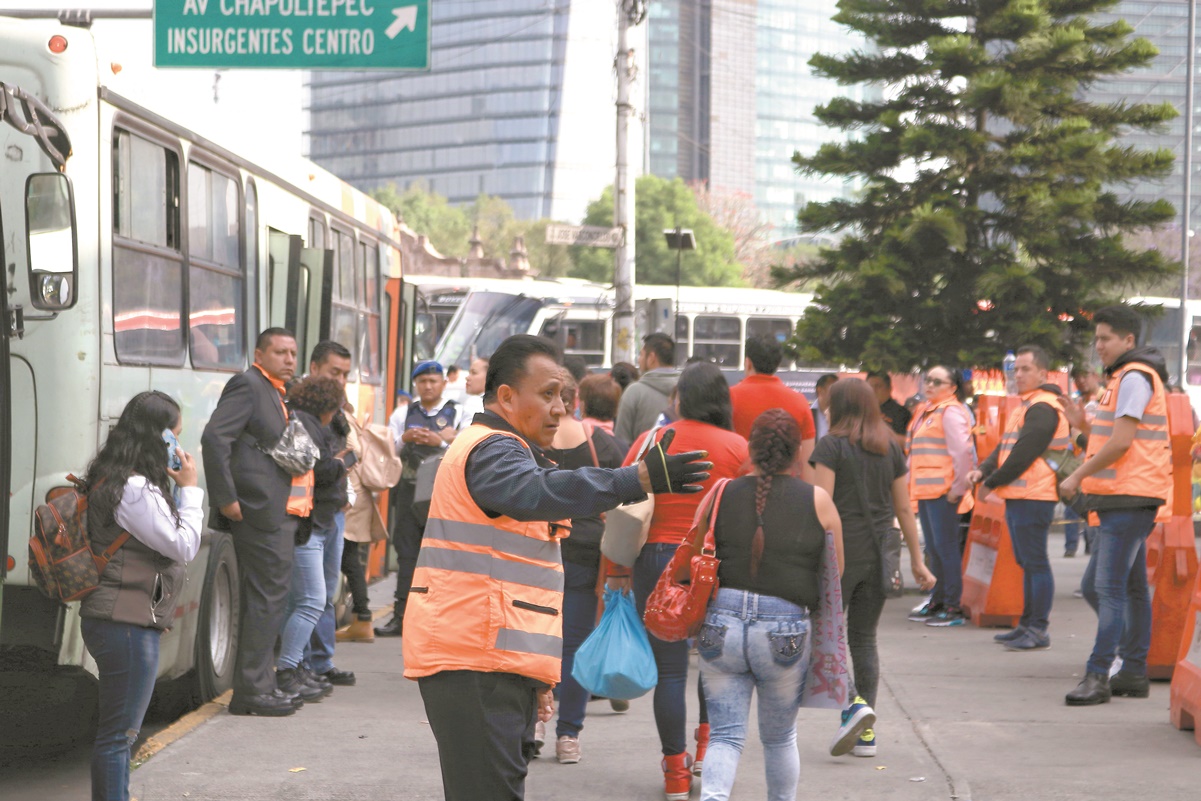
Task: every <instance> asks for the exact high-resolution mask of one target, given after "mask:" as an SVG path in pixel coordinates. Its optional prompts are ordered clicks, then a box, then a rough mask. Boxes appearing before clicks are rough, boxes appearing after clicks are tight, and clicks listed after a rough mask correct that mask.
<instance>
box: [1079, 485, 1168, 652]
mask: <svg viewBox="0 0 1201 801" xmlns="http://www.w3.org/2000/svg"><path fill="white" fill-rule="evenodd" d="M1097 516H1098V517H1099V518H1100V519H1101V525H1100V526H1099V527H1098V528H1097V532H1096V535H1095V536H1094V537H1093V553H1092V556H1091V557H1090V558H1089V560H1088V567H1087V568H1085V570H1084V580H1083V581H1082V582H1081V585H1080V586H1081V588H1082V589H1083V590H1084V598H1085V600H1086V601H1088V605H1089V606H1091V607H1092V608H1093V610H1094V611H1095V612H1096V613H1097V639H1096V640H1095V641H1094V643H1093V652H1092V655H1091V656H1089V658H1088V667H1087V670H1088V672H1089V673H1109V668H1110V667H1111V666H1112V665H1113V658H1114V655H1115V654H1117V655H1120V656H1121V657H1122V670H1125V671H1128V672H1130V673H1134V674H1135V675H1139V676H1141V675H1144V674H1145V673H1146V672H1147V651H1148V650H1150V648H1151V596H1150V593H1149V591H1148V589H1147V535H1148V534H1150V533H1151V529H1152V528H1153V527H1154V526H1155V510H1154V509H1114V510H1112V511H1105V512H1098V513H1097Z"/></svg>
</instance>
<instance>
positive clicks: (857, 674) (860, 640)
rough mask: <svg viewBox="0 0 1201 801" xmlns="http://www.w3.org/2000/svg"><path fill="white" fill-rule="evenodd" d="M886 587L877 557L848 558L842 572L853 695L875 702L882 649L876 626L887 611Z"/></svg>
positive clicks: (868, 702) (872, 705) (870, 702)
mask: <svg viewBox="0 0 1201 801" xmlns="http://www.w3.org/2000/svg"><path fill="white" fill-rule="evenodd" d="M884 600H885V599H884V587H883V586H882V582H881V578H880V562H879V560H878V559H869V560H866V561H859V560H855V561H848V562H847V565H846V569H845V570H844V571H843V574H842V607H843V610H844V611H845V612H846V619H847V649H848V650H850V652H851V667H852V669H853V671H854V676H853V678H854V683H855V686H854V687H853V688H852V692H851V696H852V697H854V696H856V695H861V696H863V700H865V701H867V705H868V706H871V707H874V706H875V705H876V691H877V690H878V689H879V687H880V652H879V651H878V650H877V648H876V629H877V628H879V626H880V613H881V612H883V611H884Z"/></svg>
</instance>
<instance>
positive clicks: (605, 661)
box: [571, 589, 659, 701]
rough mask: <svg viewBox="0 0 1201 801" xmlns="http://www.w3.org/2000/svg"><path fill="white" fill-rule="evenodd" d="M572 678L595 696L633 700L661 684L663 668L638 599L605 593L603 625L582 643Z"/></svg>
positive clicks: (612, 591) (608, 591) (577, 653)
mask: <svg viewBox="0 0 1201 801" xmlns="http://www.w3.org/2000/svg"><path fill="white" fill-rule="evenodd" d="M571 675H572V677H573V678H574V679H575V680H576V681H577V682H579V684H580V686H581V687H583V688H584V689H585V690H587V691H588V692H590V693H592V694H593V695H600V696H604V697H605V698H612V699H614V700H617V701H630V700H633V699H635V698H638V697H639V696H641V695H645V694H646V693H648V692H650V691H651V690H652V689H653V688H654V686H655V685H656V684H658V683H659V669H658V668H657V667H656V666H655V655H654V653H652V652H651V642H650V640H649V639H648V638H647V636H646V629H644V628H643V627H642V622H641V621H639V620H638V612H637V611H635V609H634V600H633V598H632V596H631V595H630V594H629V593H625V592H622V591H621V590H608V589H607V590H605V612H604V614H603V615H601V619H600V623H598V624H597V626H596V628H595V629H593V631H592V633H591V634H589V635H588V639H586V640H584V642H583V643H581V644H580V647H579V649H577V650H576V652H575V662H574V664H573V665H572V667H571Z"/></svg>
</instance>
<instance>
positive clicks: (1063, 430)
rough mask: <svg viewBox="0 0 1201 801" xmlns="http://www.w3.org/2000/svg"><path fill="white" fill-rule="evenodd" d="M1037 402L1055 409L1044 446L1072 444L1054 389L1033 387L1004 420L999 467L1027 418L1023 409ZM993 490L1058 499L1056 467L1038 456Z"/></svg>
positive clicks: (1014, 495)
mask: <svg viewBox="0 0 1201 801" xmlns="http://www.w3.org/2000/svg"><path fill="white" fill-rule="evenodd" d="M1036 403H1045V404H1047V405H1049V406H1050V407H1051V408H1052V409H1054V410H1055V416H1056V418H1057V422H1056V423H1055V436H1054V437H1052V439H1051V444H1050V445H1048V446H1047V447H1049V448H1054V449H1056V450H1067V449H1068V448H1070V447H1072V430H1071V427H1070V426H1069V425H1068V419H1067V417H1065V416H1064V413H1063V403H1062V399H1061V398H1060V396H1058V395H1056V394H1055V393H1054V392H1048V391H1047V390H1045V389H1036V390H1034V391H1032V392H1028V393H1026V394H1025V395H1023V396H1022V403H1021V405H1020V406H1018V407H1017V408H1016V409H1014V410H1013V413H1012V414H1010V415H1009V417H1008V418H1007V419H1006V420H1005V433H1004V434H1003V435H1002V436H1001V451H1000V455H999V457H998V460H997V467H998V468H1000V467H1001V465H1003V464H1005V460H1006V459H1008V458H1009V454H1010V452H1011V451H1012V450H1013V446H1014V445H1015V444H1017V441H1018V435H1019V433H1020V432H1021V430H1022V425H1023V423H1024V422H1025V421H1026V411H1027V410H1028V409H1029V408H1030V407H1031V406H1033V405H1034V404H1036ZM996 493H997V495H998V496H1000V497H1002V498H1005V499H1006V500H1019V499H1023V500H1032V501H1058V500H1059V484H1058V482H1057V480H1056V478H1055V471H1054V470H1052V469H1051V467H1050V466H1049V465H1048V464H1047V462H1046V460H1044V459H1043V458H1042V457H1041V456H1040V457H1039V458H1037V459H1035V460H1034V463H1033V464H1031V465H1030V467H1029V468H1027V469H1026V472H1024V473H1022V475H1021V476H1020V477H1019V478H1017V479H1014V480H1013V481H1011V482H1009V483H1008V484H1003V485H1001V486H1000V487H997V489H996Z"/></svg>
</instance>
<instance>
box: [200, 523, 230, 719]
mask: <svg viewBox="0 0 1201 801" xmlns="http://www.w3.org/2000/svg"><path fill="white" fill-rule="evenodd" d="M239 586H240V585H239V583H238V557H237V555H236V554H235V553H234V543H233V540H232V539H231V538H230V536H229V534H227V533H225V532H223V531H214V532H213V538H212V540H211V542H210V544H209V560H208V570H207V571H206V572H205V574H204V589H203V590H202V591H201V594H200V610H199V618H198V620H197V624H196V668H195V671H196V684H195V687H196V696H197V698H196V700H197V702H198V703H201V704H204V703H207V702H209V701H211V700H213V699H214V698H216V697H217V696H218V695H221V694H222V693H223V692H225V691H226V690H228V689H230V688H231V687H233V678H234V665H235V662H236V661H237V655H238V603H239V589H238V588H239Z"/></svg>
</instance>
